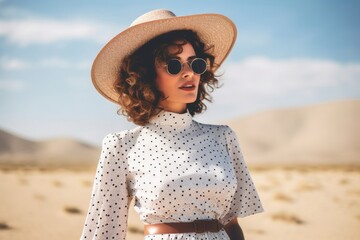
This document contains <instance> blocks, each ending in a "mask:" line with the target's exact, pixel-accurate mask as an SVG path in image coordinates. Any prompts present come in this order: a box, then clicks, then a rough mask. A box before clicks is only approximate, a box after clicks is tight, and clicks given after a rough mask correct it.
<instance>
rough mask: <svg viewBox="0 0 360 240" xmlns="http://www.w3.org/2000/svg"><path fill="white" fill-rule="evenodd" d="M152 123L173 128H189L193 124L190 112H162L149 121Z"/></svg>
mask: <svg viewBox="0 0 360 240" xmlns="http://www.w3.org/2000/svg"><path fill="white" fill-rule="evenodd" d="M149 122H150V123H153V124H155V125H159V126H164V125H166V126H172V127H175V128H176V127H187V126H190V124H191V122H192V116H191V114H190V113H189V110H186V112H185V113H176V112H169V111H165V110H162V111H161V112H160V113H158V114H157V115H155V116H154V117H152V118H151V119H150V120H149Z"/></svg>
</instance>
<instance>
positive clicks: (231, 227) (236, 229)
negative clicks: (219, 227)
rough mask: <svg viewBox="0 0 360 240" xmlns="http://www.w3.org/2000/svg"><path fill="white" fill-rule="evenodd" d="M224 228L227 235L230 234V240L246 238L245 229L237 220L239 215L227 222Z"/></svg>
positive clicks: (243, 239)
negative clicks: (243, 229)
mask: <svg viewBox="0 0 360 240" xmlns="http://www.w3.org/2000/svg"><path fill="white" fill-rule="evenodd" d="M224 229H225V231H226V233H227V235H229V237H230V240H245V238H244V234H243V231H242V229H241V227H240V225H239V223H238V221H237V217H234V218H233V219H232V220H231V221H230V222H229V223H228V224H226V225H225V226H224Z"/></svg>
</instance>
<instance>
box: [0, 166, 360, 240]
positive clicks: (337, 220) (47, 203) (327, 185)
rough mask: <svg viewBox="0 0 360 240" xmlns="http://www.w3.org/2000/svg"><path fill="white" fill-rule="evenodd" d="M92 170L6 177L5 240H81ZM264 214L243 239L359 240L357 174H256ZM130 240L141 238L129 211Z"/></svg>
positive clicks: (1, 212)
mask: <svg viewBox="0 0 360 240" xmlns="http://www.w3.org/2000/svg"><path fill="white" fill-rule="evenodd" d="M94 173H95V171H92V170H90V171H71V170H56V171H55V170H51V171H47V170H24V169H23V170H5V169H3V170H1V171H0V191H1V198H0V239H3V240H10V239H11V240H23V239H31V240H42V239H52V240H58V239H59V240H60V239H62V240H64V239H68V240H72V239H79V237H80V234H81V231H82V227H83V223H84V220H85V215H86V211H87V208H88V205H89V200H90V192H91V188H92V181H93V177H94ZM251 174H252V177H253V180H254V182H255V184H256V187H257V189H258V191H259V194H260V197H261V199H262V202H263V205H264V207H265V212H264V213H261V214H257V215H253V216H249V217H246V218H239V223H240V224H241V226H242V228H243V230H244V233H245V236H246V239H251V240H265V239H267V240H268V239H276V240H282V239H284V240H285V239H286V240H289V239H292V240H297V239H299V240H303V239H317V240H321V239H324V240H335V239H336V240H338V239H342V240H352V239H354V240H355V239H359V237H360V184H359V183H360V169H358V168H350V167H348V168H344V167H337V168H334V167H331V168H326V167H319V168H307V169H306V168H291V169H285V168H279V167H278V168H268V169H251ZM127 239H129V240H138V239H139V240H140V239H143V234H142V223H141V222H140V221H139V218H138V216H137V214H136V212H134V210H133V207H132V206H131V207H130V216H129V219H128V234H127Z"/></svg>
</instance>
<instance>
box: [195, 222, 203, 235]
mask: <svg viewBox="0 0 360 240" xmlns="http://www.w3.org/2000/svg"><path fill="white" fill-rule="evenodd" d="M193 223H194V228H195V232H196V233H203V232H205V222H204V221H203V220H194V221H193ZM201 227H202V229H201Z"/></svg>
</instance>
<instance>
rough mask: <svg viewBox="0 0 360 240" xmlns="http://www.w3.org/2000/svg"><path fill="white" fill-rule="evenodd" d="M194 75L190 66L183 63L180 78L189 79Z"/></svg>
mask: <svg viewBox="0 0 360 240" xmlns="http://www.w3.org/2000/svg"><path fill="white" fill-rule="evenodd" d="M193 75H194V72H193V71H192V69H191V67H190V65H189V64H188V63H184V65H183V69H182V73H181V76H182V78H191V77H192V76H193Z"/></svg>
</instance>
